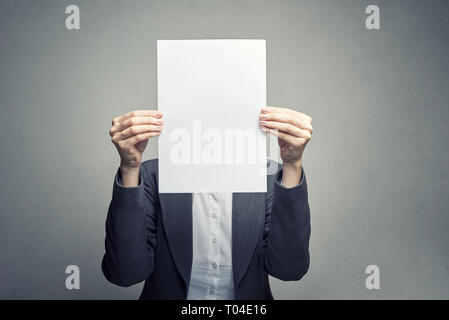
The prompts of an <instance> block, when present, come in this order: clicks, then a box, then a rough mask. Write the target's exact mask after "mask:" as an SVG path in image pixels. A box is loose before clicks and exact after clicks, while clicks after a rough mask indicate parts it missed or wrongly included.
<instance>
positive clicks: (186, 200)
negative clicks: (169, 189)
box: [159, 193, 193, 287]
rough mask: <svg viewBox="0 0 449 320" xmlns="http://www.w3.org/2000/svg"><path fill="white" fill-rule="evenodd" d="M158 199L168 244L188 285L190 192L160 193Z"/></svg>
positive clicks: (190, 250) (189, 269) (190, 237)
mask: <svg viewBox="0 0 449 320" xmlns="http://www.w3.org/2000/svg"><path fill="white" fill-rule="evenodd" d="M159 200H160V204H161V214H162V225H163V227H164V231H165V234H166V236H167V241H168V245H169V248H170V251H171V253H172V257H173V259H174V261H175V264H176V267H177V268H178V271H179V273H180V274H181V275H182V278H183V279H184V282H185V284H186V287H188V286H189V283H190V272H191V270H192V242H193V241H192V194H191V193H161V194H159Z"/></svg>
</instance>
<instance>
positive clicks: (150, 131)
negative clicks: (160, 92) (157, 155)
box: [109, 110, 164, 187]
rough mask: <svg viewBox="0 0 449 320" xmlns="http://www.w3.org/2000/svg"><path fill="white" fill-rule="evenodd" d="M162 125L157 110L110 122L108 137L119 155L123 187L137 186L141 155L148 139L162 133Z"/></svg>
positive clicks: (124, 115)
mask: <svg viewBox="0 0 449 320" xmlns="http://www.w3.org/2000/svg"><path fill="white" fill-rule="evenodd" d="M163 124H164V122H163V120H162V113H161V112H160V111H158V110H135V111H132V112H129V113H126V114H123V115H121V116H118V117H116V118H114V119H113V120H112V128H111V129H110V130H109V135H110V136H111V140H112V143H113V144H114V145H115V147H116V148H117V150H118V153H119V155H120V171H121V175H122V184H123V185H124V186H126V187H134V186H137V185H138V184H139V169H140V163H141V162H142V154H143V152H144V150H145V148H146V147H147V145H148V139H149V138H151V137H156V136H158V135H159V134H160V133H161V132H162V126H163Z"/></svg>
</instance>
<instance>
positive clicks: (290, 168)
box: [282, 160, 302, 188]
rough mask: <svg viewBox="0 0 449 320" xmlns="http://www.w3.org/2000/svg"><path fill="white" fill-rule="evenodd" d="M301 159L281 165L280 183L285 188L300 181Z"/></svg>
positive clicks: (293, 185)
mask: <svg viewBox="0 0 449 320" xmlns="http://www.w3.org/2000/svg"><path fill="white" fill-rule="evenodd" d="M301 171H302V160H299V161H296V162H287V163H283V165H282V184H283V185H284V186H285V187H287V188H292V187H295V186H297V185H298V184H299V182H300V181H301V174H302V172H301Z"/></svg>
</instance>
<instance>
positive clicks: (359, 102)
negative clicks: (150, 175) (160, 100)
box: [0, 0, 449, 299]
mask: <svg viewBox="0 0 449 320" xmlns="http://www.w3.org/2000/svg"><path fill="white" fill-rule="evenodd" d="M69 4H77V5H79V7H80V10H81V30H79V31H67V30H66V29H65V18H66V14H65V7H66V6H67V5H69ZM369 4H377V5H378V6H379V7H380V10H381V29H382V30H379V31H369V30H367V29H366V28H365V17H366V15H365V13H364V11H365V7H366V6H367V5H369ZM448 10H449V1H444V0H443V1H405V0H404V1H375V0H372V1H356V0H342V1H335V0H328V1H316V0H313V1H312V0H310V1H293V0H292V1H274V0H272V1H261V0H259V1H231V0H226V1H211V0H204V1H195V0H188V1H187V0H186V1H180V0H178V1H132V2H131V1H75V0H70V1H69V0H67V1H17V0H11V1H9V0H7V1H6V0H0V106H1V117H0V141H1V149H0V150H1V154H0V172H1V176H0V191H1V192H0V208H1V209H0V210H1V216H0V219H1V221H0V298H7V299H10V298H20V299H22V298H32V299H34V298H44V299H46V298H61V299H78V298H86V299H90V298H125V299H128V298H130V299H134V298H136V297H137V296H138V294H139V292H140V289H141V286H140V285H137V286H135V287H131V288H120V287H116V286H114V285H112V284H110V283H108V282H107V281H106V280H105V279H104V277H103V275H102V273H101V271H100V261H101V257H102V255H103V250H104V247H103V239H104V235H105V233H104V220H105V217H106V210H107V206H108V202H109V200H110V198H111V190H112V181H113V176H114V173H115V171H116V169H117V166H118V156H117V154H116V150H115V148H114V147H113V145H112V144H111V143H110V139H109V136H108V129H109V127H110V122H111V119H112V118H113V117H114V116H117V115H119V114H121V113H124V112H127V111H129V110H132V109H134V108H136V107H141V106H150V107H155V106H156V103H157V97H156V40H157V39H189V38H262V39H267V73H268V102H269V104H271V105H278V106H286V107H292V108H295V109H296V110H301V111H303V112H305V113H307V114H309V115H311V116H312V117H313V119H314V127H315V129H316V131H315V133H314V137H313V140H312V142H311V143H310V145H309V146H308V147H307V150H306V153H305V159H304V161H305V170H306V172H307V175H308V182H309V195H310V205H311V209H312V237H311V266H310V271H309V273H308V274H307V275H306V276H305V278H304V279H303V280H301V281H300V282H289V283H285V282H281V281H277V280H272V281H271V282H272V288H273V293H274V296H275V298H278V299H318V298H324V299H335V298H339V299H347V298H355V299H379V298H383V299H390V298H407V299H409V298H410V299H415V298H424V299H427V298H446V299H447V298H449V246H448V242H449V241H448V240H449V235H448V227H449V215H448V207H449V179H448V178H449V167H448V164H449V161H448V160H449V143H448V141H449V128H448V121H449V103H448V101H449V85H448V83H449V74H448V71H449V54H448V50H449V37H448V29H449V20H448V16H449V15H448ZM156 151H157V144H156V141H152V142H151V144H150V146H149V150H148V151H147V152H146V154H145V157H146V159H149V158H153V157H155V156H156V154H157V153H156ZM69 264H76V265H78V266H79V267H80V269H81V290H78V291H68V290H66V289H65V285H64V283H65V277H66V274H65V267H66V266H67V265H69ZM369 264H376V265H378V266H379V267H380V271H381V283H380V284H381V289H380V290H377V291H369V290H367V289H366V288H365V285H364V283H365V277H366V275H365V274H364V271H365V267H366V266H367V265H369Z"/></svg>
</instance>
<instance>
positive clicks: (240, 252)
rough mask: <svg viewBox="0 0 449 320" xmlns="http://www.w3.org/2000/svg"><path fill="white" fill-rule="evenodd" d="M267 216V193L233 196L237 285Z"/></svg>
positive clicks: (234, 258)
mask: <svg viewBox="0 0 449 320" xmlns="http://www.w3.org/2000/svg"><path fill="white" fill-rule="evenodd" d="M264 217H265V193H234V194H233V197H232V268H233V271H234V284H235V287H236V288H237V286H238V285H239V283H240V281H241V280H242V277H243V275H244V274H245V272H246V269H247V268H248V266H249V263H250V261H251V258H252V255H253V253H254V249H255V247H256V245H257V242H258V239H259V234H260V232H261V230H262V223H263V221H264V219H265V218H264Z"/></svg>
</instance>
